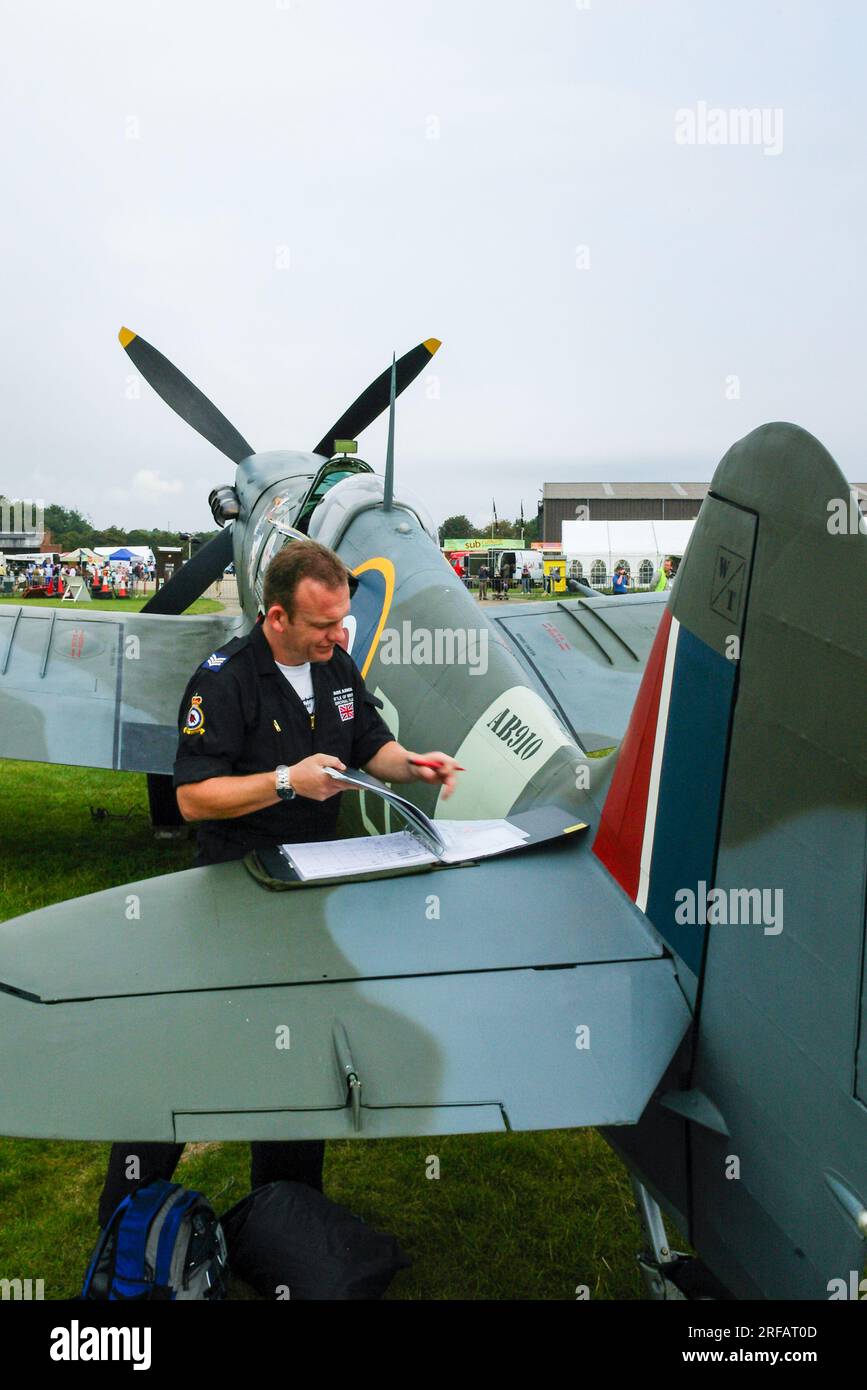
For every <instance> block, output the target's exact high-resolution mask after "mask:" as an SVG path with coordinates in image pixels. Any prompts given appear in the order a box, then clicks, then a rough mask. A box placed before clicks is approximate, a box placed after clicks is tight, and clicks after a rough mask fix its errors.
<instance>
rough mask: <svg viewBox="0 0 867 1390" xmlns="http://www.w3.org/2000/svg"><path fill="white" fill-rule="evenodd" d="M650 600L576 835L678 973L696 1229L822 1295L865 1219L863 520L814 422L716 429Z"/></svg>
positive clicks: (780, 1294) (866, 601) (707, 1245)
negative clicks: (812, 428) (674, 565)
mask: <svg viewBox="0 0 867 1390" xmlns="http://www.w3.org/2000/svg"><path fill="white" fill-rule="evenodd" d="M669 610H670V616H668V617H667V619H666V621H665V623H664V625H663V626H661V628H660V631H659V634H658V636H657V642H656V646H655V648H654V650H653V652H652V654H651V657H650V660H649V662H648V665H647V669H646V672H645V676H644V681H643V684H642V687H641V691H640V694H639V698H638V700H637V702H636V706H635V709H634V711H633V716H632V721H631V723H630V727H629V730H628V733H627V736H626V738H625V739H624V742H623V745H622V748H621V753H620V758H619V763H618V766H617V768H616V770H615V774H614V778H613V781H612V784H611V787H610V790H609V794H608V798H607V800H606V804H605V807H604V811H603V816H602V820H601V823H600V829H599V832H598V835H597V838H596V842H595V845H594V849H595V852H596V853H597V855H598V856H599V858H600V859H601V860H602V861H603V862H604V863H605V864H606V865H607V867H608V868H609V869H610V871H611V873H612V874H613V875H614V876H615V877H616V878H617V879H618V881H619V882H620V883H621V885H622V886H623V887H624V889H625V890H626V891H627V892H628V893H629V894H630V896H632V897H633V898H634V899H635V901H636V902H637V903H638V904H639V906H641V907H642V908H643V910H644V911H646V913H647V915H648V917H649V918H650V920H651V921H652V922H653V923H654V925H655V927H656V928H657V930H658V931H659V932H660V933H661V935H662V936H663V938H664V939H665V940H666V941H667V942H668V944H669V945H670V946H671V948H672V950H674V951H675V952H676V953H677V956H678V957H679V958H680V962H681V965H684V964H685V965H686V966H687V967H689V970H690V971H692V972H693V975H694V976H695V979H693V981H692V982H691V983H692V989H693V992H694V991H695V990H696V988H697V989H698V999H697V1009H696V1049H695V1058H694V1062H693V1069H692V1077H691V1085H692V1088H693V1090H694V1091H697V1092H700V1093H701V1094H702V1095H703V1096H704V1097H706V1098H707V1099H708V1100H710V1101H711V1103H712V1106H713V1107H714V1108H715V1111H716V1113H717V1114H718V1115H719V1116H721V1117H722V1121H723V1124H722V1126H721V1127H719V1126H718V1127H717V1128H716V1130H714V1129H713V1128H712V1127H705V1126H704V1125H703V1124H696V1123H692V1124H690V1125H688V1126H687V1130H688V1142H689V1145H690V1172H691V1193H690V1207H691V1220H690V1228H691V1229H690V1235H691V1238H692V1240H693V1243H694V1244H695V1245H696V1248H697V1249H698V1251H699V1253H700V1254H701V1255H702V1257H703V1258H704V1259H705V1261H706V1262H707V1263H709V1264H710V1265H711V1267H712V1268H713V1269H714V1272H715V1273H716V1274H717V1276H718V1277H719V1278H721V1279H722V1280H723V1282H724V1283H725V1284H727V1285H728V1286H729V1287H730V1288H732V1289H733V1291H735V1292H736V1293H738V1294H739V1295H740V1296H742V1297H751V1296H752V1297H755V1296H765V1297H768V1296H770V1297H777V1298H784V1297H795V1298H798V1297H800V1298H803V1297H813V1298H816V1297H825V1298H827V1297H828V1296H829V1288H830V1280H832V1279H833V1278H837V1277H839V1278H841V1279H845V1278H846V1277H847V1275H848V1274H849V1273H850V1272H851V1271H852V1270H855V1269H859V1270H860V1267H861V1264H862V1263H863V1259H864V1246H863V1244H862V1243H861V1239H860V1238H859V1237H863V1235H864V1234H865V1233H867V1109H865V1106H867V965H865V884H867V737H865V733H867V521H865V519H864V517H863V516H862V514H861V512H860V509H859V507H858V503H857V499H856V497H855V494H854V493H853V492H852V490H851V489H850V487H849V485H848V483H847V482H846V480H845V478H844V477H843V475H842V473H841V472H840V470H839V468H838V467H837V465H836V464H835V463H834V461H833V459H832V458H831V457H830V455H829V454H828V453H827V452H826V450H825V449H824V448H823V447H822V446H821V445H820V444H819V443H818V442H817V440H815V439H814V438H813V437H812V436H811V435H809V434H806V433H805V432H804V431H803V430H800V429H797V428H796V427H795V426H793V425H787V424H773V425H765V426H763V427H762V428H761V429H758V430H755V431H753V433H752V434H750V435H748V436H747V437H746V438H745V439H743V440H741V441H740V442H739V443H738V444H736V445H735V446H734V447H733V448H732V449H730V450H729V452H728V454H726V456H725V458H724V459H723V460H722V462H721V463H720V465H719V467H718V469H717V471H716V474H715V476H714V479H713V482H712V484H711V489H710V493H709V495H708V498H707V500H706V501H705V503H704V505H703V506H702V510H701V513H700V516H699V518H698V521H697V523H696V526H695V529H694V531H693V535H692V537H691V540H690V544H689V547H688V550H687V553H686V556H685V558H684V562H683V564H682V565H681V568H680V571H679V573H678V576H677V580H676V582H675V586H674V588H673V590H672V594H671V600H670V604H669ZM690 905H691V906H692V909H693V915H692V917H690V915H689V908H690ZM684 909H686V911H684ZM681 978H682V980H683V981H684V984H685V985H686V986H687V987H689V985H690V981H689V977H688V975H687V974H686V973H685V972H684V971H683V970H681ZM704 1113H705V1114H707V1113H708V1112H707V1110H705V1111H704ZM724 1131H725V1132H724ZM729 1159H737V1161H738V1164H739V1171H738V1172H737V1173H735V1174H734V1176H739V1177H740V1178H741V1179H742V1180H741V1181H730V1180H728V1179H730V1178H731V1177H732V1172H730V1171H726V1163H727V1160H729ZM838 1265H840V1266H841V1267H840V1268H838V1267H837V1266H838Z"/></svg>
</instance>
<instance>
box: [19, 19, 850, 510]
mask: <svg viewBox="0 0 867 1390" xmlns="http://www.w3.org/2000/svg"><path fill="white" fill-rule="evenodd" d="M865 16H867V9H865V6H864V5H863V3H859V0H851V3H850V0H833V4H828V3H826V4H818V3H816V0H809V3H801V0H785V3H772V0H589V3H587V2H586V0H578V3H576V0H536V2H535V3H529V0H523V3H519V2H518V0H363V3H359V0H291V2H290V0H165V3H159V0H139V3H136V4H130V3H127V2H126V0H88V2H87V3H85V0H78V2H77V3H76V0H67V2H66V3H59V2H58V0H40V3H39V4H29V3H26V2H25V0H5V3H4V5H3V40H4V41H3V52H2V57H0V68H2V81H0V131H2V137H0V138H2V141H3V156H2V189H3V197H4V216H3V219H2V228H0V235H2V242H3V246H2V261H0V265H2V275H3V280H4V291H5V293H4V296H3V303H4V332H3V334H2V347H0V351H2V355H3V362H2V375H0V380H2V386H3V393H4V396H3V406H4V408H3V425H4V430H3V433H4V439H3V449H2V463H0V492H3V491H5V492H7V493H9V494H11V495H12V496H16V497H31V498H42V499H45V500H46V501H53V502H61V503H63V504H65V505H67V506H74V507H77V508H79V509H81V510H83V511H84V512H86V513H88V514H89V515H90V516H91V517H92V519H93V521H94V522H95V523H96V524H97V525H107V524H108V523H112V522H116V523H118V524H121V525H125V526H128V527H132V526H135V525H141V526H146V527H150V526H169V525H170V526H172V527H185V528H199V527H206V526H209V525H210V524H211V521H210V513H209V511H208V509H207V493H208V491H209V489H210V488H211V487H213V486H214V485H216V484H218V483H222V482H226V481H230V480H231V478H232V474H233V468H232V465H231V464H230V463H229V461H228V460H227V459H225V458H223V456H222V455H221V454H219V453H218V452H217V451H216V450H215V449H213V447H212V446H210V445H209V444H207V443H206V442H205V441H204V440H202V439H200V438H199V436H198V435H196V434H195V433H194V432H193V431H192V430H191V429H190V428H189V427H188V426H187V425H185V424H184V423H183V422H182V421H180V420H179V419H178V418H177V417H176V416H175V415H174V414H173V413H172V412H171V411H170V410H169V409H168V407H167V406H165V405H164V404H163V402H162V401H160V400H159V399H158V398H157V397H156V396H155V395H154V394H153V392H152V391H151V390H150V388H149V387H147V386H146V385H144V384H142V385H141V389H140V394H138V397H137V398H136V394H135V388H134V385H131V378H132V374H133V369H132V367H131V364H130V363H129V361H128V360H127V358H126V356H125V354H124V353H123V352H122V350H121V348H120V346H119V344H118V342H117V331H118V329H119V327H120V326H121V324H128V325H129V326H130V327H131V328H132V329H134V330H135V331H137V332H138V333H140V334H141V335H142V336H143V337H144V338H146V339H148V340H149V341H150V342H152V343H153V344H154V345H155V346H157V347H158V348H159V349H160V350H161V351H162V352H164V353H165V354H166V355H167V356H168V357H169V358H170V359H171V360H172V361H173V362H174V363H175V364H176V365H177V366H178V367H180V368H181V370H182V371H184V372H186V373H187V375H188V376H190V377H191V379H192V380H193V381H194V382H195V383H196V385H197V386H199V387H200V388H201V389H202V390H203V391H204V392H205V393H206V395H208V396H210V397H211V398H212V399H213V400H214V402H215V403H216V404H217V405H218V406H219V407H220V409H221V410H222V411H223V412H224V413H225V414H226V415H227V416H228V417H229V418H230V419H231V420H232V422H233V423H234V424H235V425H236V426H237V428H238V429H239V430H240V431H241V433H242V434H244V435H245V436H246V437H247V438H248V439H249V440H250V441H251V443H252V444H253V445H254V447H255V448H257V449H273V448H281V447H285V448H302V449H309V448H312V446H313V444H314V443H315V442H316V441H317V440H318V439H319V437H320V436H321V435H322V434H323V432H324V431H325V430H326V429H327V428H328V426H329V425H330V424H331V423H332V422H333V421H334V420H335V419H336V417H337V416H338V415H339V414H340V413H341V411H342V410H343V409H344V408H345V407H346V406H347V405H348V404H349V402H350V401H351V400H352V399H353V398H354V397H355V396H356V395H357V394H358V392H359V391H360V390H361V389H362V388H363V387H364V386H365V385H366V384H367V383H368V381H369V380H370V379H371V378H372V377H374V376H376V375H377V374H378V373H379V372H380V371H381V370H382V369H383V368H384V367H385V366H386V364H387V363H388V361H390V357H391V351H392V349H393V348H394V349H396V350H397V352H398V353H399V354H400V353H402V352H404V351H406V350H407V349H408V348H409V347H411V346H412V345H413V344H415V343H417V342H420V341H421V340H422V339H425V338H427V337H430V336H436V337H439V338H441V339H442V340H443V346H442V348H441V349H440V352H439V353H438V355H437V357H436V358H435V359H434V362H433V363H432V365H431V370H430V372H429V373H427V374H426V375H425V376H423V377H421V378H420V379H419V380H418V381H417V382H416V383H415V385H414V386H413V387H411V388H410V389H409V390H408V391H407V392H406V393H405V395H404V396H403V397H402V400H401V404H400V408H399V412H398V421H397V478H398V488H399V487H400V484H401V482H403V483H405V484H406V486H408V487H410V488H411V489H413V490H414V491H415V492H416V493H418V494H421V495H422V496H423V497H424V498H425V499H426V500H427V502H428V504H429V506H430V508H431V510H432V512H433V513H434V515H435V517H436V519H437V520H440V519H441V518H443V517H444V516H446V515H447V514H449V513H453V512H459V511H460V512H464V511H465V512H467V513H468V514H469V515H470V517H471V518H472V519H473V520H474V521H476V522H482V521H484V520H485V519H487V517H488V516H489V514H490V501H491V497H492V496H493V497H495V498H496V503H497V510H498V513H499V514H500V516H501V517H503V516H514V515H515V514H516V513H517V511H518V507H519V504H520V502H521V501H523V504H524V509H525V512H526V513H527V515H528V516H529V515H531V514H533V513H534V512H535V504H536V500H537V497H538V492H539V489H540V488H541V486H542V483H543V482H544V481H548V480H556V481H562V480H566V479H570V478H574V479H590V478H611V479H639V478H642V479H664V478H673V479H688V478H695V479H707V478H709V477H710V475H711V472H712V470H713V467H714V465H715V463H716V462H717V460H718V459H719V457H720V456H721V455H722V454H723V453H724V452H725V450H726V449H727V448H728V446H729V445H730V444H731V443H732V442H733V441H734V440H735V439H737V438H739V437H741V436H742V435H743V434H745V433H746V432H747V431H748V430H750V429H752V428H753V427H754V426H756V425H758V424H761V423H762V422H763V421H766V420H773V419H787V420H793V421H795V422H796V423H798V424H801V425H803V426H805V427H806V428H807V429H809V430H811V431H812V432H813V433H814V434H816V435H818V437H819V438H820V439H821V440H822V441H823V443H824V444H825V445H826V446H827V447H828V448H829V449H830V451H831V453H832V454H834V455H835V457H836V458H837V459H838V461H839V463H840V464H841V466H842V467H843V469H844V471H845V472H847V473H848V475H849V477H850V479H853V480H857V479H861V478H863V477H864V476H865V473H867V468H865V465H864V462H863V453H862V438H861V436H862V428H863V425H862V421H863V401H864V399H865V383H864V352H863V342H864V323H865V270H864V254H865V252H864V247H865V242H867V238H865V177H867V176H865V159H864V154H865V96H864V75H863V74H864V52H865V39H867V18H865ZM700 103H705V109H710V110H712V109H713V108H722V110H723V111H725V112H727V111H729V110H731V109H733V108H741V107H743V108H758V109H764V111H765V119H766V126H765V130H764V134H763V136H762V138H761V139H759V140H757V141H756V142H754V143H752V144H734V143H727V144H719V143H716V144H710V143H707V140H708V139H709V138H712V137H713V132H712V131H711V133H710V135H709V134H708V131H709V127H708V125H707V122H706V121H705V125H704V126H703V127H702V126H701V116H700V112H701V109H702V108H701V107H700ZM684 110H686V111H690V112H693V113H695V121H696V127H695V132H694V134H695V140H696V143H692V144H688V143H681V141H682V140H684V139H687V138H689V134H688V124H687V125H685V124H684V121H685V119H686V118H684V117H683V116H682V115H681V116H678V112H683V111H684ZM719 130H722V131H723V134H725V133H726V131H727V130H728V131H729V132H734V135H733V136H732V138H736V134H737V127H735V126H733V125H731V124H729V126H728V127H726V126H725V124H723V125H722V126H719V125H717V132H719ZM685 132H686V133H685ZM287 262H288V263H287ZM384 444H385V427H384V423H382V424H381V425H377V426H374V427H372V428H371V429H370V430H368V431H367V433H366V434H365V435H364V436H362V440H361V446H362V447H361V453H362V455H363V456H364V457H366V458H367V459H368V461H369V462H371V463H372V464H373V465H374V467H376V468H377V469H380V468H381V466H382V461H383V455H384Z"/></svg>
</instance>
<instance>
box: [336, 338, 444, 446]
mask: <svg viewBox="0 0 867 1390" xmlns="http://www.w3.org/2000/svg"><path fill="white" fill-rule="evenodd" d="M439 346H440V340H439V338H428V339H426V341H425V342H423V343H419V345H418V347H414V348H412V349H411V350H410V351H409V352H407V353H405V354H404V356H403V357H401V359H400V361H399V362H398V363H397V371H396V394H397V395H398V396H399V395H400V393H401V391H405V390H406V388H407V386H409V384H410V382H413V381H415V379H416V377H417V376H418V374H419V372H420V371H422V370H423V369H424V368H425V367H426V366H427V364H428V362H429V361H430V360H431V358H432V357H433V355H434V353H435V352H436V350H437V348H438V347H439ZM391 371H392V369H391V367H390V366H389V367H386V369H385V371H384V372H383V373H382V375H381V376H378V377H377V378H376V381H373V382H371V384H370V385H369V386H368V388H367V390H366V391H362V393H361V395H360V396H359V397H358V400H357V401H353V403H352V405H351V406H350V407H349V409H348V410H347V411H346V413H345V414H344V415H341V417H340V419H339V420H338V421H337V424H336V425H332V427H331V429H330V430H329V431H328V433H327V434H326V435H324V436H323V438H322V439H320V441H319V443H318V444H317V445H316V448H315V449H314V450H313V452H314V454H322V455H323V456H324V457H325V458H331V455H332V454H333V453H334V441H335V440H336V439H355V438H356V437H357V436H358V435H359V434H361V432H362V430H366V429H367V426H368V425H372V424H373V422H374V420H375V419H376V418H377V416H379V415H381V414H382V412H383V411H384V410H386V409H387V408H388V403H389V399H390V395H391Z"/></svg>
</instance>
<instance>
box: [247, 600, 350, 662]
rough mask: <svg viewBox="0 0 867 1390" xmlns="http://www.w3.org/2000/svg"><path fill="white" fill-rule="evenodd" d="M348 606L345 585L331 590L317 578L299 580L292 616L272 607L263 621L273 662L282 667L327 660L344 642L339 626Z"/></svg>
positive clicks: (341, 628) (342, 622) (341, 627)
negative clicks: (280, 664) (281, 664)
mask: <svg viewBox="0 0 867 1390" xmlns="http://www.w3.org/2000/svg"><path fill="white" fill-rule="evenodd" d="M349 603H350V600H349V585H348V584H341V585H340V587H339V588H336V589H335V588H332V587H331V586H330V585H328V584H323V583H322V581H321V580H319V579H302V580H301V581H300V583H299V584H298V587H297V589H296V590H295V605H294V612H293V614H292V617H291V618H289V617H288V616H287V614H286V611H285V609H283V608H281V607H280V606H279V605H278V604H274V605H273V606H272V607H271V608H270V609H269V610H268V614H267V616H266V619H265V629H266V632H265V635H266V637H267V638H268V643H269V645H270V647H271V650H272V652H273V653H274V656H275V658H276V660H277V661H280V662H282V663H283V665H285V666H300V665H301V663H302V662H304V661H330V660H331V656H332V653H333V652H334V648H335V646H336V645H340V646H342V645H343V644H344V641H345V633H344V626H343V624H344V619H345V618H346V615H347V614H348V612H349Z"/></svg>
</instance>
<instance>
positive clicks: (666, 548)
mask: <svg viewBox="0 0 867 1390" xmlns="http://www.w3.org/2000/svg"><path fill="white" fill-rule="evenodd" d="M694 525H695V521H694V520H693V521H564V522H563V554H564V555H565V556H566V562H567V563H566V569H567V573H568V575H569V576H570V577H571V576H575V577H578V576H580V577H581V578H583V579H584V581H585V582H586V583H589V584H592V585H593V587H594V588H595V589H603V588H607V587H608V586H610V584H611V580H612V576H613V573H614V567H615V565H619V564H620V563H621V562H623V563H624V564H626V565H627V566H628V568H629V573H630V575H631V577H632V582H633V584H634V585H635V586H637V587H639V588H647V587H648V586H649V585H650V584H651V582H655V580H656V577H657V575H658V574H659V570H660V567H661V565H662V562H663V560H664V559H665V557H666V555H683V553H684V551H685V550H686V543H687V541H688V540H689V538H690V535H691V534H692V528H693V526H694Z"/></svg>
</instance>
